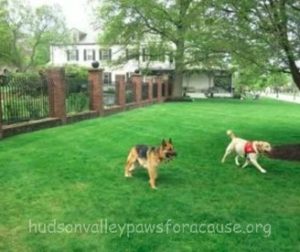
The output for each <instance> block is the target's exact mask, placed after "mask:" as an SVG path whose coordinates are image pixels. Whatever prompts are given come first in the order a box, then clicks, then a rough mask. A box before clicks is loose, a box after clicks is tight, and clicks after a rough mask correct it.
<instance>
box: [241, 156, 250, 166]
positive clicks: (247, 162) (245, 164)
mask: <svg viewBox="0 0 300 252" xmlns="http://www.w3.org/2000/svg"><path fill="white" fill-rule="evenodd" d="M249 163H250V162H249V159H248V158H247V159H246V161H245V163H244V164H243V166H242V168H245V167H246V166H247V165H248V164H249Z"/></svg>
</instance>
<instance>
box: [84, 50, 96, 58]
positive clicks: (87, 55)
mask: <svg viewBox="0 0 300 252" xmlns="http://www.w3.org/2000/svg"><path fill="white" fill-rule="evenodd" d="M83 53H84V60H85V61H92V60H95V59H96V57H95V50H93V49H85V50H84V52H83Z"/></svg>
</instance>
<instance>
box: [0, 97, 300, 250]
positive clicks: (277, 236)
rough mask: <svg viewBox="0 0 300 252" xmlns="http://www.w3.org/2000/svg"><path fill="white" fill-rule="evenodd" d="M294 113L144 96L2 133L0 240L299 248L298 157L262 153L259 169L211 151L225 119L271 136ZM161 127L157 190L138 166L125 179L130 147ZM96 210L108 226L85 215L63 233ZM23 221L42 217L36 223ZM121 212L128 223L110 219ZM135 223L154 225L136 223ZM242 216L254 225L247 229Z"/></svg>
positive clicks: (281, 107)
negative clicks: (237, 228)
mask: <svg viewBox="0 0 300 252" xmlns="http://www.w3.org/2000/svg"><path fill="white" fill-rule="evenodd" d="M299 121H300V109H299V105H295V104H289V103H279V102H275V101H269V100H259V101H239V100H205V101H199V102H193V103H166V104H160V105H153V106H150V107H145V108H141V109H136V110H131V111H127V112H124V113H120V114H116V115H113V116H110V117H105V118H99V119H95V120H88V121H84V122H80V123H77V124H72V125H67V126H63V127H57V128H52V129H47V130H42V131H38V132H34V133H29V134H23V135H18V136H15V137H11V138H8V139H4V140H2V141H1V142H0V182H1V188H0V189H1V190H0V203H1V210H0V211H1V212H0V214H1V215H0V218H1V224H0V225H1V226H0V250H1V251H166V252H168V251H170V252H171V251H172V252H174V251H180V252H181V251H299V249H300V214H299V213H300V201H299V192H300V183H299V182H300V164H299V162H298V163H297V162H287V161H281V160H272V159H268V158H267V157H262V158H261V159H260V160H259V162H260V164H261V165H262V166H263V167H264V168H266V169H267V171H268V173H267V174H261V173H259V172H258V170H256V169H255V168H254V167H247V168H245V169H240V168H237V167H236V166H235V165H234V160H233V156H231V157H229V158H228V160H227V162H226V163H225V164H221V162H220V160H221V157H222V155H223V153H224V150H225V148H226V146H227V144H228V143H229V138H228V137H227V136H226V130H227V129H232V130H233V131H234V132H235V133H236V134H237V135H238V136H241V137H243V138H247V139H262V140H266V141H269V142H271V143H272V144H273V145H280V144H290V143H300V131H299ZM169 137H171V138H172V139H173V142H174V145H175V148H176V150H177V152H178V157H177V158H176V159H175V160H173V161H172V162H169V163H166V164H163V165H161V167H160V169H159V179H158V181H157V184H158V187H159V189H158V190H151V189H150V188H149V185H148V177H147V173H146V171H145V170H144V169H140V170H136V171H135V174H134V177H133V178H131V179H126V178H124V164H125V160H126V157H127V154H128V150H129V149H130V147H131V146H133V145H134V144H137V143H146V144H149V145H158V144H159V143H160V142H161V139H162V138H169ZM101 221H102V224H105V223H106V222H107V223H108V225H109V228H110V230H108V229H107V228H108V226H106V227H104V226H103V225H102V230H101V229H99V228H98V229H97V227H96V225H94V226H93V229H92V230H89V231H88V232H79V229H77V232H74V226H71V225H75V224H82V225H83V224H90V225H92V224H97V223H98V224H99V223H101ZM30 223H31V224H38V223H40V224H41V223H42V224H45V225H44V226H43V225H41V226H40V229H39V230H37V229H35V228H36V226H30ZM126 223H128V224H129V225H128V226H126V227H127V228H130V230H129V231H130V232H131V231H132V227H133V225H135V226H134V228H135V229H136V230H135V231H136V232H135V233H127V232H126V230H125V231H124V232H123V233H122V232H121V231H120V230H118V229H117V228H116V226H113V225H121V226H122V225H125V224H126ZM46 224H48V226H47V227H46ZM144 224H151V225H158V227H157V229H156V231H154V232H152V233H150V232H148V233H146V231H145V230H144V229H143V226H141V225H144ZM196 224H197V225H198V227H199V226H200V224H204V225H202V226H201V228H199V229H197V226H196ZM209 224H218V225H219V229H218V230H219V231H218V230H217V232H216V233H215V231H216V230H214V226H210V227H209V228H207V232H205V227H208V225H209ZM226 224H227V225H231V224H240V225H241V226H242V232H241V233H240V232H222V229H221V228H220V227H221V225H226ZM252 224H253V225H254V224H261V225H264V227H265V229H263V228H261V229H259V230H257V232H252V233H248V231H249V232H251V225H252ZM58 225H64V226H63V227H64V229H62V226H60V228H61V229H60V228H59V226H58ZM159 225H160V226H159ZM183 225H185V227H183ZM205 225H206V226H205ZM249 225H250V226H249ZM45 227H46V228H48V229H47V230H46V233H45V232H44V231H45ZM90 227H91V226H90ZM230 227H232V226H230ZM246 227H248V228H249V227H250V228H249V229H248V230H247V231H245V228H246ZM72 228H73V229H72ZM167 228H168V230H167ZM196 229H197V230H198V231H197V230H196ZM36 230H37V231H36ZM199 230H200V231H201V232H200V231H199ZM226 231H229V230H226Z"/></svg>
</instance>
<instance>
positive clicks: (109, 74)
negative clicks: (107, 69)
mask: <svg viewBox="0 0 300 252" xmlns="http://www.w3.org/2000/svg"><path fill="white" fill-rule="evenodd" d="M108 83H111V73H108Z"/></svg>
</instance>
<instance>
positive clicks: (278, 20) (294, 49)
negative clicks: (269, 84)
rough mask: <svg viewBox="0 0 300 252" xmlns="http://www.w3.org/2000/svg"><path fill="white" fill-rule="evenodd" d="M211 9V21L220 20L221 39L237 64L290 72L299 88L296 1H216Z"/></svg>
mask: <svg viewBox="0 0 300 252" xmlns="http://www.w3.org/2000/svg"><path fill="white" fill-rule="evenodd" d="M213 6H214V10H215V12H214V14H215V16H214V18H219V19H220V20H222V26H223V31H224V32H223V34H222V35H223V38H224V40H225V41H226V44H227V45H229V47H228V48H229V50H230V52H231V53H232V54H231V55H232V57H233V59H234V60H235V61H236V62H238V64H242V65H244V66H245V65H246V64H248V66H250V68H252V69H253V67H252V66H253V65H255V68H256V69H263V70H264V71H268V72H269V73H270V72H271V73H274V72H281V73H289V74H290V75H291V76H292V78H293V81H294V82H295V84H296V85H297V86H298V88H300V69H299V65H297V61H299V60H300V2H299V1H293V0H259V1H248V0H239V1H237V0H216V1H213ZM246 68H248V70H249V67H247V66H246Z"/></svg>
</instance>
